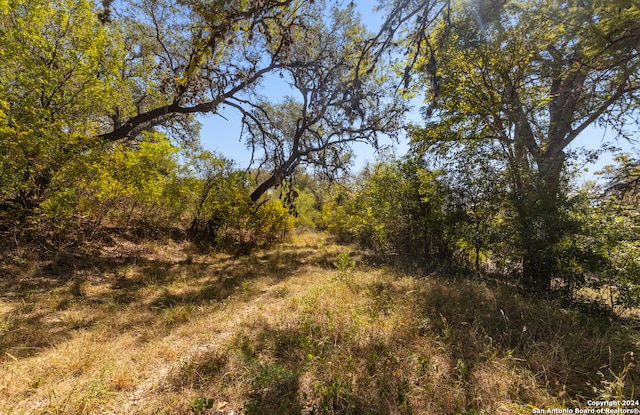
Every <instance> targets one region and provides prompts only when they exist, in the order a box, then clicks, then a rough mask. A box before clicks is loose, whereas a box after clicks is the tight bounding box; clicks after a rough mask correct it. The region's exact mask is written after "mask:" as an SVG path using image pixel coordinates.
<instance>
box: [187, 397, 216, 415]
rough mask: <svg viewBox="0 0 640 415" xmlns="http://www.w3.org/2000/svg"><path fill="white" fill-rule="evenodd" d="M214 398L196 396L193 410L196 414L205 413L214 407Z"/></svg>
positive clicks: (192, 405)
mask: <svg viewBox="0 0 640 415" xmlns="http://www.w3.org/2000/svg"><path fill="white" fill-rule="evenodd" d="M213 404H214V400H213V399H211V398H202V397H200V398H195V399H194V400H193V401H192V402H191V412H192V413H193V414H194V415H199V414H202V413H204V412H205V411H206V410H207V409H211V408H213Z"/></svg>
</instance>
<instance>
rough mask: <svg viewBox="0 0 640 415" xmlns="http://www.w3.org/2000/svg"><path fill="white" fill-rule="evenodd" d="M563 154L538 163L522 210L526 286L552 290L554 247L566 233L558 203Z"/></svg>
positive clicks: (523, 263)
mask: <svg viewBox="0 0 640 415" xmlns="http://www.w3.org/2000/svg"><path fill="white" fill-rule="evenodd" d="M564 157H565V156H564V153H562V152H560V154H559V155H556V156H555V157H550V158H543V159H542V160H540V161H539V162H538V172H537V178H536V183H535V186H534V188H533V189H532V192H533V193H532V194H530V195H528V196H529V197H526V198H524V200H525V203H527V206H522V207H521V209H519V210H518V211H519V214H520V216H523V217H521V218H520V220H521V223H522V227H523V232H522V237H523V244H524V256H523V259H522V281H523V284H524V286H525V288H526V289H529V290H532V291H536V292H541V293H544V292H548V291H550V290H551V281H552V278H553V276H554V274H555V273H556V266H555V265H556V258H555V254H554V251H555V247H556V246H557V244H558V243H559V242H560V240H561V239H562V237H563V235H564V229H565V226H564V223H563V222H564V221H563V218H562V214H561V212H560V207H559V204H558V195H559V192H560V180H561V175H562V169H563V166H564Z"/></svg>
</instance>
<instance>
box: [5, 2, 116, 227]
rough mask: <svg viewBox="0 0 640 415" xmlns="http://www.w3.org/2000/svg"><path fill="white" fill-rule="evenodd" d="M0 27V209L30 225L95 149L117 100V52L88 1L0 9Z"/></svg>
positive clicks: (16, 4)
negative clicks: (30, 217)
mask: <svg viewBox="0 0 640 415" xmlns="http://www.w3.org/2000/svg"><path fill="white" fill-rule="evenodd" d="M0 27H1V28H2V30H0V51H1V52H0V54H1V55H2V59H0V62H1V63H0V96H1V97H2V98H1V99H0V178H2V183H3V186H2V190H0V206H1V209H2V210H4V211H9V212H11V216H12V219H13V220H14V221H18V222H23V223H24V220H25V215H24V213H25V212H26V211H31V210H34V209H36V208H38V207H39V206H40V205H41V204H42V202H44V201H45V200H46V199H47V198H51V197H55V195H56V194H59V193H60V192H63V193H64V192H65V191H66V186H67V184H68V180H67V178H66V177H65V175H64V174H63V173H62V172H63V171H64V170H65V169H66V170H67V171H78V170H80V171H81V170H82V169H74V168H70V166H72V165H74V164H75V165H77V164H79V163H80V164H81V163H82V158H83V156H84V154H85V153H86V152H87V151H88V150H89V149H91V148H93V147H95V146H96V143H97V141H96V139H95V137H96V135H97V134H98V133H99V132H100V130H101V128H102V124H101V122H100V116H102V115H103V114H105V113H107V112H108V111H109V108H110V103H111V102H112V100H113V98H114V96H115V90H114V88H113V87H112V84H111V83H110V80H111V79H112V69H113V67H112V66H111V62H110V61H109V60H108V59H107V58H106V53H105V52H106V51H108V50H110V49H111V46H110V40H109V30H108V29H107V28H105V27H103V26H101V25H96V24H95V14H94V10H93V8H92V5H91V3H90V2H89V1H84V0H59V1H55V2H51V1H42V0H36V1H20V0H16V1H11V2H4V3H0ZM76 167H77V166H76Z"/></svg>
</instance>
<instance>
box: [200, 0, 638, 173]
mask: <svg viewBox="0 0 640 415" xmlns="http://www.w3.org/2000/svg"><path fill="white" fill-rule="evenodd" d="M375 3H376V2H374V1H371V0H360V1H355V4H356V7H357V9H358V11H359V13H360V14H361V16H362V19H363V22H364V23H365V25H367V26H368V27H369V28H370V30H375V29H377V28H378V27H379V26H380V23H381V21H382V14H381V12H374V11H373V7H374V5H375ZM263 86H264V90H263V93H264V95H265V96H268V97H270V98H272V99H275V100H280V99H281V98H283V97H284V96H285V95H286V94H287V93H288V92H289V91H291V90H290V89H289V87H288V85H287V84H286V83H285V82H284V81H283V80H281V79H280V78H279V77H277V76H275V75H274V76H270V77H267V78H265V80H264V81H263ZM291 93H292V92H291ZM294 97H295V95H294ZM412 104H413V109H412V110H411V111H410V112H409V113H408V114H407V120H408V121H410V122H412V123H416V124H418V125H419V124H421V123H423V122H424V121H423V119H422V117H421V116H420V106H421V103H420V101H419V100H418V99H415V100H414V101H413V102H412ZM199 120H200V122H201V123H202V131H201V139H202V145H203V146H204V147H205V148H206V149H207V150H211V151H216V152H217V153H219V154H222V155H223V156H225V157H226V158H229V159H232V160H234V161H235V162H236V164H237V167H239V168H241V169H245V168H247V167H249V163H250V161H251V151H250V150H249V149H247V148H246V146H245V145H244V143H243V142H242V141H241V140H240V134H241V128H242V123H241V115H240V113H239V112H238V111H237V110H235V109H233V108H223V109H222V110H221V111H220V113H219V114H215V115H204V116H200V118H199ZM636 130H637V128H636ZM636 136H637V135H636ZM604 143H611V144H614V145H615V146H617V147H619V148H620V149H621V150H622V151H624V152H632V151H633V147H634V145H633V144H632V143H629V142H627V141H626V140H616V136H615V135H614V134H613V132H611V131H605V130H602V129H598V128H596V127H589V128H587V129H586V130H585V131H584V132H583V133H582V134H581V135H580V136H579V137H577V138H576V140H575V141H574V143H572V146H571V147H572V149H578V148H582V147H583V148H585V149H587V150H595V149H598V148H600V147H601V146H602V145H603V144H604ZM380 144H381V145H382V146H392V147H393V148H394V151H395V154H397V155H398V156H402V155H404V154H406V153H407V151H408V150H409V145H408V140H407V138H406V136H404V135H401V136H400V139H399V142H392V141H391V140H390V139H389V138H384V137H383V138H382V139H381V141H380ZM352 148H353V152H354V155H355V158H354V164H353V168H354V170H355V171H358V170H360V169H362V167H364V166H365V165H366V164H367V163H368V162H373V161H375V159H376V154H377V153H376V150H375V149H374V148H373V147H371V146H370V145H368V144H363V143H357V144H354V145H353V146H352ZM613 156H614V155H613V154H611V153H605V154H603V155H602V156H601V157H600V158H599V159H598V161H597V162H595V163H591V164H585V165H584V166H582V174H581V176H580V180H581V181H587V180H598V176H596V175H594V173H596V172H597V171H599V170H601V169H602V168H603V167H604V166H606V165H608V164H612V162H613Z"/></svg>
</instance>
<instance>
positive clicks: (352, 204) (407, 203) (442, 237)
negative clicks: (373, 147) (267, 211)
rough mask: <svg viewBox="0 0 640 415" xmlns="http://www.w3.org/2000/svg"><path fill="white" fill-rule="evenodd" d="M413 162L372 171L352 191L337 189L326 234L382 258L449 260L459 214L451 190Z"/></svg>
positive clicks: (326, 211) (383, 164)
mask: <svg viewBox="0 0 640 415" xmlns="http://www.w3.org/2000/svg"><path fill="white" fill-rule="evenodd" d="M441 174H442V172H437V171H435V172H434V171H430V170H429V169H427V168H426V167H424V166H422V165H421V164H420V163H419V162H417V161H415V160H397V159H393V158H391V159H389V160H384V161H380V162H378V163H376V164H375V165H373V166H368V167H367V168H366V169H365V170H364V171H363V172H362V173H361V174H360V176H359V177H358V178H357V179H356V182H355V184H354V185H353V187H352V189H350V190H349V189H347V188H346V187H337V188H335V189H334V190H333V193H332V194H331V195H330V197H329V200H328V201H326V202H325V203H324V205H323V209H322V215H323V222H324V224H325V226H326V228H327V229H328V230H329V231H330V232H332V233H334V234H336V235H337V236H338V237H339V238H341V239H343V240H352V241H357V242H359V243H361V244H363V245H366V246H371V247H373V248H374V249H376V250H377V251H379V252H386V253H401V254H403V255H412V256H418V257H423V258H427V257H437V258H440V259H451V258H452V256H453V254H454V250H455V241H456V238H457V235H456V234H455V232H456V221H457V219H456V218H457V216H459V212H458V210H457V208H455V207H454V206H452V205H450V204H449V196H450V189H449V188H448V187H447V185H445V184H444V183H443V182H442V181H441V179H440V177H441Z"/></svg>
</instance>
